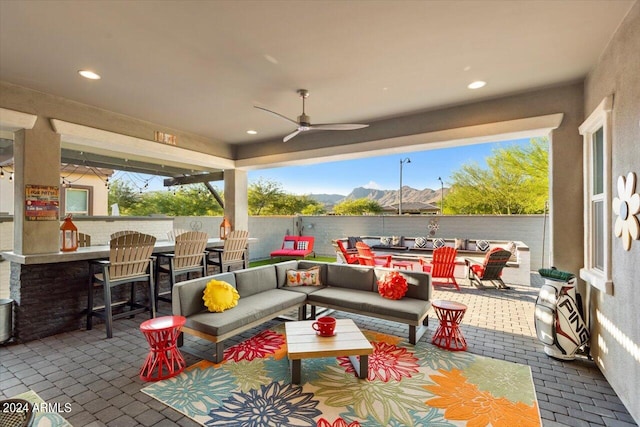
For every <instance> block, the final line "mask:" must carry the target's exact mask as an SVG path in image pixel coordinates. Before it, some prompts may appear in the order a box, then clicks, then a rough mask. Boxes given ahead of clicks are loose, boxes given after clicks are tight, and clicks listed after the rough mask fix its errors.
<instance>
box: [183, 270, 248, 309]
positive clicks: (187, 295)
mask: <svg viewBox="0 0 640 427" xmlns="http://www.w3.org/2000/svg"><path fill="white" fill-rule="evenodd" d="M211 279H216V280H221V281H223V282H227V283H229V284H230V285H231V286H233V287H236V278H235V276H234V274H233V273H222V274H216V275H213V276H206V277H200V278H198V279H192V280H187V281H184V282H179V283H176V284H175V286H174V287H173V295H174V296H173V298H172V302H171V304H172V308H173V314H176V315H177V314H180V315H181V316H191V315H192V314H196V313H200V312H202V311H205V310H207V307H205V305H204V300H203V299H202V296H203V295H204V289H205V288H206V287H207V283H209V281H210V280H211Z"/></svg>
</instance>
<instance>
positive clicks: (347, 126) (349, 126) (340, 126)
mask: <svg viewBox="0 0 640 427" xmlns="http://www.w3.org/2000/svg"><path fill="white" fill-rule="evenodd" d="M368 126H369V125H360V124H355V123H326V124H319V125H311V126H309V127H310V128H311V129H313V130H356V129H362V128H366V127H368Z"/></svg>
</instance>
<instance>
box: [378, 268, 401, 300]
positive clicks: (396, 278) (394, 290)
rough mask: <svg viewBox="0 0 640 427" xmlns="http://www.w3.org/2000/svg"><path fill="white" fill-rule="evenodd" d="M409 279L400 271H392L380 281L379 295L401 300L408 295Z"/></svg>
mask: <svg viewBox="0 0 640 427" xmlns="http://www.w3.org/2000/svg"><path fill="white" fill-rule="evenodd" d="M408 289H409V286H408V285H407V279H405V278H404V276H403V275H402V274H400V272H398V271H390V272H389V273H387V274H385V275H384V276H383V277H382V278H381V279H380V280H378V293H379V294H380V295H381V296H382V297H384V298H388V299H400V298H402V297H403V296H405V294H406V293H407V290H408Z"/></svg>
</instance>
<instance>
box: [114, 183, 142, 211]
mask: <svg viewBox="0 0 640 427" xmlns="http://www.w3.org/2000/svg"><path fill="white" fill-rule="evenodd" d="M107 199H108V201H109V206H111V205H113V204H114V203H117V204H118V208H119V210H120V214H121V215H131V214H130V213H129V210H130V209H131V208H133V207H134V206H135V205H136V204H137V203H138V200H139V199H140V195H139V194H137V193H136V192H134V190H133V189H132V188H131V186H130V185H129V184H127V183H126V182H123V181H121V180H115V181H112V182H111V183H110V184H109V194H108V196H107Z"/></svg>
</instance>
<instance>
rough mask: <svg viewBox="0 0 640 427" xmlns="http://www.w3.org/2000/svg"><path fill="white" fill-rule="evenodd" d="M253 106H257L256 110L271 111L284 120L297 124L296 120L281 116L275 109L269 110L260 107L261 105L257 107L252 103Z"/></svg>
mask: <svg viewBox="0 0 640 427" xmlns="http://www.w3.org/2000/svg"><path fill="white" fill-rule="evenodd" d="M253 108H257V109H258V110H262V111H266V112H267V113H271V114H274V115H276V116H278V117H280V118H283V119H285V120H286V121H288V122H290V123H293V124H294V125H296V126H298V122H296V121H295V120H292V119H290V118H289V117H286V116H283V115H282V114H280V113H276V112H275V111H271V110H267V109H266V108H262V107H258V106H257V105H254V106H253Z"/></svg>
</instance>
